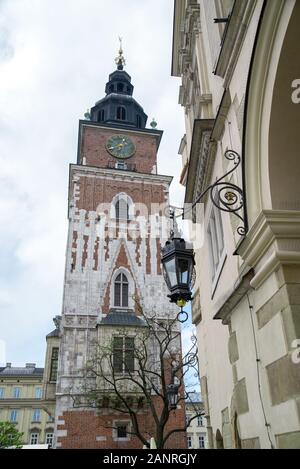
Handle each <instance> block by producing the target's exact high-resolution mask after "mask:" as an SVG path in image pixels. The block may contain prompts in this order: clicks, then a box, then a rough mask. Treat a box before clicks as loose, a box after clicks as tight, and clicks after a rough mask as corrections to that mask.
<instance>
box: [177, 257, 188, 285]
mask: <svg viewBox="0 0 300 469" xmlns="http://www.w3.org/2000/svg"><path fill="white" fill-rule="evenodd" d="M178 277H179V278H178V280H179V283H184V284H188V283H189V261H188V260H187V259H180V258H179V259H178Z"/></svg>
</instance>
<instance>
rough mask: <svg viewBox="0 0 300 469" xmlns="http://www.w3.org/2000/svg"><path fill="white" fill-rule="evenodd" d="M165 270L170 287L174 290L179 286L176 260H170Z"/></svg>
mask: <svg viewBox="0 0 300 469" xmlns="http://www.w3.org/2000/svg"><path fill="white" fill-rule="evenodd" d="M165 270H166V273H167V275H168V278H169V281H170V287H171V288H172V287H174V286H175V285H177V277H176V263H175V259H170V260H169V261H167V262H166V263H165Z"/></svg>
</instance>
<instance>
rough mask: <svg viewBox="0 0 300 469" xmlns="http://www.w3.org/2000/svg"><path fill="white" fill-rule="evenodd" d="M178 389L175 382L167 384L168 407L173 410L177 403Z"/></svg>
mask: <svg viewBox="0 0 300 469" xmlns="http://www.w3.org/2000/svg"><path fill="white" fill-rule="evenodd" d="M178 389H179V386H178V385H177V384H174V383H171V384H168V385H167V397H168V401H169V408H170V409H171V410H175V409H176V408H177V404H178Z"/></svg>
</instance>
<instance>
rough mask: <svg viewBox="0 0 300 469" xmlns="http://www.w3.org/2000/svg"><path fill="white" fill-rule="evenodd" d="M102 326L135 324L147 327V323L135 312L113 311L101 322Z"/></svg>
mask: <svg viewBox="0 0 300 469" xmlns="http://www.w3.org/2000/svg"><path fill="white" fill-rule="evenodd" d="M99 324H100V325H101V326H135V327H145V326H146V323H145V321H143V320H142V319H140V318H139V317H138V316H137V315H136V314H135V313H133V312H129V311H112V312H110V313H109V314H108V315H107V316H106V317H105V318H103V319H102V320H101V321H100V323H99Z"/></svg>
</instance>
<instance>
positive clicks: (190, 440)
mask: <svg viewBox="0 0 300 469" xmlns="http://www.w3.org/2000/svg"><path fill="white" fill-rule="evenodd" d="M186 439H187V446H188V449H191V448H192V447H193V441H192V437H191V435H188V436H187V437H186Z"/></svg>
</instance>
